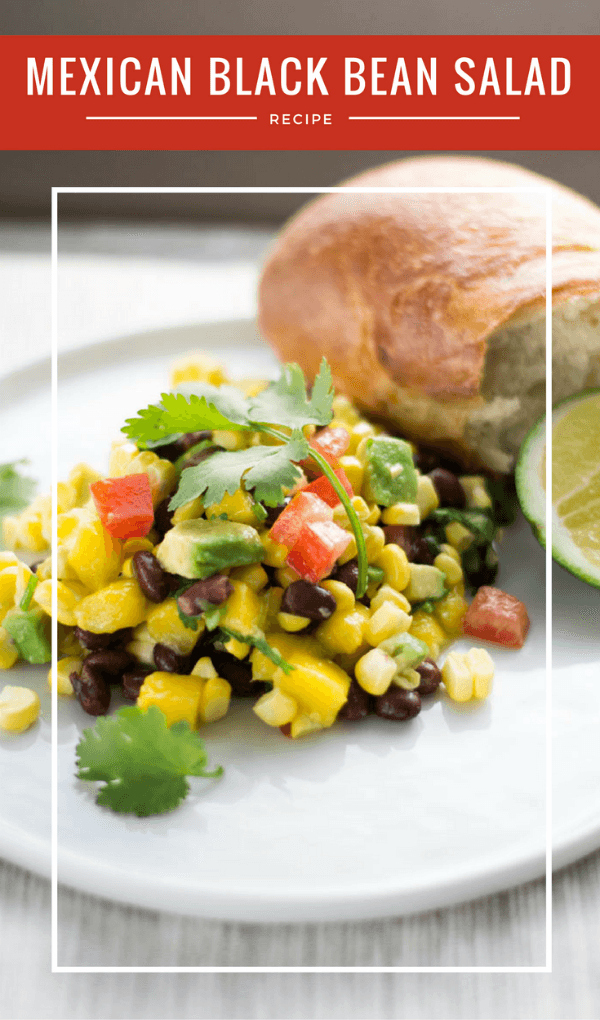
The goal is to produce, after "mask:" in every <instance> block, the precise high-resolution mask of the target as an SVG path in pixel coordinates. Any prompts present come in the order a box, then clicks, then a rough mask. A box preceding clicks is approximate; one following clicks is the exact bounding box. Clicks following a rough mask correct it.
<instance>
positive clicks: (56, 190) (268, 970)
mask: <svg viewBox="0 0 600 1020" xmlns="http://www.w3.org/2000/svg"><path fill="white" fill-rule="evenodd" d="M342 190H343V191H344V192H349V193H351V194H363V193H373V194H389V193H402V194H404V193H415V194H419V193H427V192H429V193H439V194H444V193H448V194H460V193H466V194H516V193H522V192H535V193H539V194H542V195H544V196H545V200H546V203H545V205H546V238H545V240H546V532H547V537H546V681H547V682H546V761H545V764H546V832H545V835H546V875H545V878H546V962H545V964H544V966H540V967H61V966H59V965H58V692H57V688H56V684H54V685H53V688H52V754H51V784H52V797H51V812H52V819H51V839H52V864H51V884H52V910H51V963H52V973H53V974H74V973H84V974H95V973H102V974H123V973H135V974H138V973H140V974H141V973H144V974H189V973H192V974H202V973H210V974H273V973H289V974H296V973H301V974H306V973H311V974H338V973H352V974H421V973H422V974H551V973H552V682H551V678H552V430H551V429H550V428H549V427H548V426H549V423H550V422H551V419H552V191H551V188H550V187H532V188H518V187H514V188H508V187H507V188H498V187H497V188H467V187H464V188H459V187H455V188H443V187H439V188H424V187H422V188H343V189H342V188H316V187H310V188H308V187H307V188H295V187H281V188H260V187H255V188H215V187H204V188H203V187H198V188H177V187H173V188H158V187H156V188H152V187H148V188H108V187H106V188H104V187H53V188H52V277H51V278H52V349H51V351H52V353H51V358H52V369H51V386H52V414H51V430H52V457H51V465H52V576H53V577H56V567H57V561H56V557H57V511H56V484H57V481H58V476H57V464H58V286H57V285H58V196H59V195H61V194H172V195H173V194H276V193H279V194H294V195H296V194H300V195H320V194H330V193H334V192H336V191H342ZM52 589H53V590H52V668H53V669H56V660H57V622H56V621H57V616H56V610H57V603H56V599H57V594H56V585H55V584H53V586H52ZM548 679H549V680H550V682H548Z"/></svg>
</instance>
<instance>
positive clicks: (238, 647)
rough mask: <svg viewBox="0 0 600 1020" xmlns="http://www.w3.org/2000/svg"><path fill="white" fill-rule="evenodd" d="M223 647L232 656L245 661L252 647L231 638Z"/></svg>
mask: <svg viewBox="0 0 600 1020" xmlns="http://www.w3.org/2000/svg"><path fill="white" fill-rule="evenodd" d="M223 647H224V649H225V651H226V652H229V654H230V655H235V657H236V659H245V658H246V656H247V655H248V652H249V651H250V647H251V646H250V645H247V644H246V642H245V641H238V639H237V638H229V640H228V641H225V643H224V645H223Z"/></svg>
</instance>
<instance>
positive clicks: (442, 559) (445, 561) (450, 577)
mask: <svg viewBox="0 0 600 1020" xmlns="http://www.w3.org/2000/svg"><path fill="white" fill-rule="evenodd" d="M433 565H434V567H437V569H438V570H441V571H442V573H443V574H445V575H446V581H447V582H448V584H458V582H459V581H462V578H463V571H462V567H461V566H460V564H459V563H457V562H456V560H455V559H453V558H452V556H448V554H447V553H439V555H438V556H436V558H435V559H434V561H433Z"/></svg>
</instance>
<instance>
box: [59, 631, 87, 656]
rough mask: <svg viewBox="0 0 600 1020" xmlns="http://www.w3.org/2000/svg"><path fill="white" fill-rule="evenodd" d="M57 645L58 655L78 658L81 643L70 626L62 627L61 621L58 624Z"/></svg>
mask: <svg viewBox="0 0 600 1020" xmlns="http://www.w3.org/2000/svg"><path fill="white" fill-rule="evenodd" d="M57 646H58V654H59V655H60V656H65V655H66V656H69V655H70V656H74V657H75V658H79V656H80V655H81V645H80V644H79V641H78V640H77V638H76V637H75V631H74V630H73V629H72V628H71V627H64V626H63V625H62V623H59V625H58V638H57Z"/></svg>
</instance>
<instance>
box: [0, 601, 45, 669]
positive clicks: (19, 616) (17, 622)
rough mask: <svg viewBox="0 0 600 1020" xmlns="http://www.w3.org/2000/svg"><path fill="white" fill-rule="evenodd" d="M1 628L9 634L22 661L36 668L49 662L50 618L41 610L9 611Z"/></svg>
mask: <svg viewBox="0 0 600 1020" xmlns="http://www.w3.org/2000/svg"><path fill="white" fill-rule="evenodd" d="M2 626H3V627H4V629H5V630H6V631H7V632H8V633H9V634H10V636H11V638H12V639H13V641H14V643H15V645H16V646H17V650H18V652H19V655H20V656H21V658H22V659H25V661H26V662H32V663H34V665H37V666H39V665H41V664H42V663H44V662H50V660H51V658H52V651H51V646H50V617H49V616H46V614H45V613H44V612H43V611H42V610H41V609H27V610H24V609H10V610H9V611H8V613H7V614H6V616H5V617H4V620H3V621H2Z"/></svg>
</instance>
